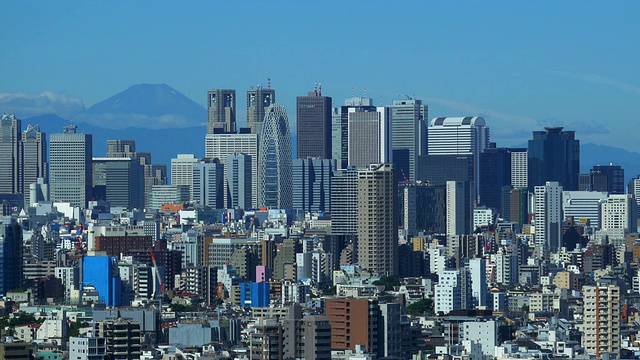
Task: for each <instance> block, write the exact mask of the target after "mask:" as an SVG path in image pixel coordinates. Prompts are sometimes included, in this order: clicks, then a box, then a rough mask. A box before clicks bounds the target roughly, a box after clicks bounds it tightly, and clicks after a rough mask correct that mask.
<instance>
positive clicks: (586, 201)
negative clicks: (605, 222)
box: [562, 191, 608, 229]
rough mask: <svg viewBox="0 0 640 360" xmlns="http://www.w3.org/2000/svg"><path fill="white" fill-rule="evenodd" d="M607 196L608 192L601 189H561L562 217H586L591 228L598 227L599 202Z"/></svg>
mask: <svg viewBox="0 0 640 360" xmlns="http://www.w3.org/2000/svg"><path fill="white" fill-rule="evenodd" d="M607 197H608V194H607V193H606V192H601V191H563V192H562V218H563V219H566V218H567V217H568V216H572V217H573V218H575V219H588V220H589V224H590V225H591V226H592V227H593V228H595V229H599V228H600V202H601V201H604V200H606V199H607Z"/></svg>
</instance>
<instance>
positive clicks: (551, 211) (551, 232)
mask: <svg viewBox="0 0 640 360" xmlns="http://www.w3.org/2000/svg"><path fill="white" fill-rule="evenodd" d="M562 190H563V188H562V186H560V184H559V183H558V182H557V181H547V182H546V184H545V185H544V186H536V187H535V189H534V191H535V193H534V196H535V219H534V225H535V228H536V233H535V244H536V246H538V247H546V248H547V249H549V251H551V252H556V251H558V249H559V247H560V244H561V239H562Z"/></svg>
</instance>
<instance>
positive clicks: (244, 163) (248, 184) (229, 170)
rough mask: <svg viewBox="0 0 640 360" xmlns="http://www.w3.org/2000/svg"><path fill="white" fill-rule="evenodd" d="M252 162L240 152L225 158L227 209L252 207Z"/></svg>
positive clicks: (249, 157)
mask: <svg viewBox="0 0 640 360" xmlns="http://www.w3.org/2000/svg"><path fill="white" fill-rule="evenodd" d="M254 158H255V156H254ZM252 162H253V161H252V156H250V155H248V154H245V153H241V152H237V153H233V154H229V155H228V156H227V161H226V163H225V166H224V167H225V185H224V186H225V192H226V199H227V203H226V207H227V208H230V209H234V208H241V209H250V208H251V207H252V206H253V205H252V204H253V201H252V199H253V194H252V184H253V183H254V180H253V176H252V169H253V166H252Z"/></svg>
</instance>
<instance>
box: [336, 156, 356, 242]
mask: <svg viewBox="0 0 640 360" xmlns="http://www.w3.org/2000/svg"><path fill="white" fill-rule="evenodd" d="M331 233H332V234H333V235H349V236H352V235H356V234H357V233H358V171H357V170H356V169H355V168H353V167H350V168H346V169H343V170H337V171H335V172H334V173H333V177H332V178H331Z"/></svg>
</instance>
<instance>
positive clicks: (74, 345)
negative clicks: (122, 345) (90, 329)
mask: <svg viewBox="0 0 640 360" xmlns="http://www.w3.org/2000/svg"><path fill="white" fill-rule="evenodd" d="M106 355H107V345H106V340H105V338H103V337H94V336H93V334H91V333H89V334H88V336H71V337H70V338H69V359H74V360H102V359H104V358H105V356H106Z"/></svg>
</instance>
